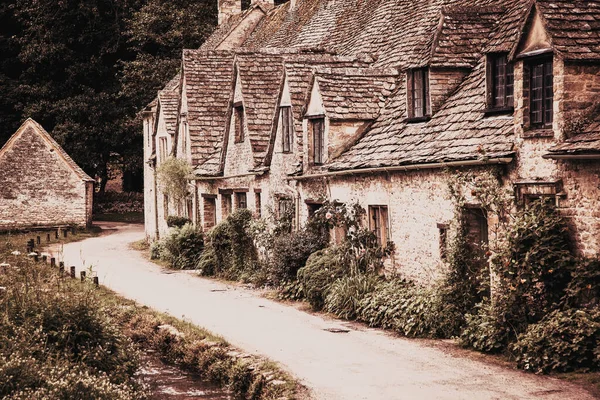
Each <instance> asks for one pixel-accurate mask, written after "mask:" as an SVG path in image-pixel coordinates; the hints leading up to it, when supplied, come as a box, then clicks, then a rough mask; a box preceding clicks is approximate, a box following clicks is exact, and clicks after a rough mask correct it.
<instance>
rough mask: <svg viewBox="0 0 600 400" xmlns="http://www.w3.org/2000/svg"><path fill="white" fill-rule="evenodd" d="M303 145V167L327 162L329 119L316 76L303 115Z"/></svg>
mask: <svg viewBox="0 0 600 400" xmlns="http://www.w3.org/2000/svg"><path fill="white" fill-rule="evenodd" d="M303 127H304V132H305V136H304V143H306V144H307V146H306V148H307V154H305V160H304V161H305V165H307V166H309V167H311V166H320V165H323V164H325V163H326V162H327V159H328V155H329V154H328V151H327V146H328V144H329V140H328V139H327V136H328V133H329V118H328V116H327V112H326V110H325V105H324V104H323V96H322V95H321V90H320V88H319V81H318V79H317V78H316V76H315V77H314V78H313V83H312V85H311V88H310V97H309V101H308V103H307V105H306V112H305V113H304V123H303Z"/></svg>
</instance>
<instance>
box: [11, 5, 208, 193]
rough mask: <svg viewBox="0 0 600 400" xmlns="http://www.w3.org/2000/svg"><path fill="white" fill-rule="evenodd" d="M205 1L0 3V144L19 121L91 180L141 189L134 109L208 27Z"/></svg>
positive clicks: (139, 107)
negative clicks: (119, 181)
mask: <svg viewBox="0 0 600 400" xmlns="http://www.w3.org/2000/svg"><path fill="white" fill-rule="evenodd" d="M212 3H213V2H212V1H210V0H201V1H197V0H174V1H168V2H167V1H162V0H118V1H117V0H45V1H31V0H8V1H3V2H2V3H1V4H0V87H1V88H2V92H3V95H2V96H1V97H2V98H1V99H0V143H4V142H5V141H6V140H7V139H8V137H9V136H10V135H11V134H12V133H13V132H14V131H15V130H16V129H17V128H18V126H19V124H20V123H22V121H23V120H24V119H26V118H27V117H32V118H34V119H35V120H37V121H38V122H40V123H41V124H42V125H43V126H44V127H45V128H46V129H47V130H48V131H49V132H50V133H51V134H52V136H54V137H55V138H56V139H57V140H58V142H59V143H60V144H61V145H62V146H63V147H64V148H65V150H66V151H67V152H68V153H69V154H70V155H71V156H72V157H73V158H74V159H75V161H76V162H78V163H79V164H80V165H81V166H82V167H83V168H84V169H85V170H86V172H88V173H89V174H91V175H97V176H99V177H100V178H102V186H101V190H103V189H104V184H105V183H106V180H107V179H108V174H109V168H108V165H109V164H116V165H117V166H119V169H120V170H121V171H122V172H123V173H124V176H125V177H126V178H127V179H125V181H126V182H127V184H128V186H129V187H130V188H134V189H139V188H140V187H139V185H136V181H139V178H140V170H141V168H142V130H141V121H140V118H139V111H141V110H142V109H143V108H144V106H145V105H146V104H147V103H148V102H150V101H151V100H152V98H153V97H154V96H156V92H157V90H159V89H160V88H161V87H162V86H163V85H164V84H165V83H166V82H167V81H168V80H169V79H170V78H172V77H173V75H174V74H175V73H176V71H177V69H178V67H179V65H180V63H181V51H182V49H183V48H197V47H199V46H200V45H201V43H202V42H203V41H204V39H205V38H206V37H207V36H208V35H209V34H210V32H211V30H212V28H213V26H214V24H215V21H216V6H215V5H214V4H212Z"/></svg>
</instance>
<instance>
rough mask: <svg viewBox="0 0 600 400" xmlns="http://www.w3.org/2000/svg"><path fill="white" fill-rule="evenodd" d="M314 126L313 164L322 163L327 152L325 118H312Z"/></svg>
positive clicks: (312, 125) (311, 122)
mask: <svg viewBox="0 0 600 400" xmlns="http://www.w3.org/2000/svg"><path fill="white" fill-rule="evenodd" d="M310 125H311V128H312V143H313V164H314V165H321V164H323V160H324V158H325V157H324V153H325V118H322V117H321V118H314V119H311V120H310Z"/></svg>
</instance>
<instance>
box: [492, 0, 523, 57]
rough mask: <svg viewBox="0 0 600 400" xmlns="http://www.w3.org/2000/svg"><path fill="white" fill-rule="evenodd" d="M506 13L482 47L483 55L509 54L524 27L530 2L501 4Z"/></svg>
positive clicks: (512, 0)
mask: <svg viewBox="0 0 600 400" xmlns="http://www.w3.org/2000/svg"><path fill="white" fill-rule="evenodd" d="M502 6H504V7H505V8H506V12H505V13H504V14H503V15H502V16H501V17H500V18H499V20H498V27H497V28H496V30H495V32H493V33H492V35H491V37H490V40H489V41H488V43H487V44H486V46H485V47H484V52H485V53H500V52H510V51H511V49H512V48H513V47H514V46H515V43H516V42H517V40H518V38H519V35H520V33H521V31H522V29H523V26H524V25H525V20H526V18H527V14H528V11H529V10H530V9H531V7H532V0H511V1H506V2H504V3H503V4H502Z"/></svg>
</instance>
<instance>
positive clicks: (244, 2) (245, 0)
mask: <svg viewBox="0 0 600 400" xmlns="http://www.w3.org/2000/svg"><path fill="white" fill-rule="evenodd" d="M239 4H240V6H241V8H242V11H244V10H247V9H249V8H250V6H251V5H252V1H251V0H241V2H240V3H239Z"/></svg>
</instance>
